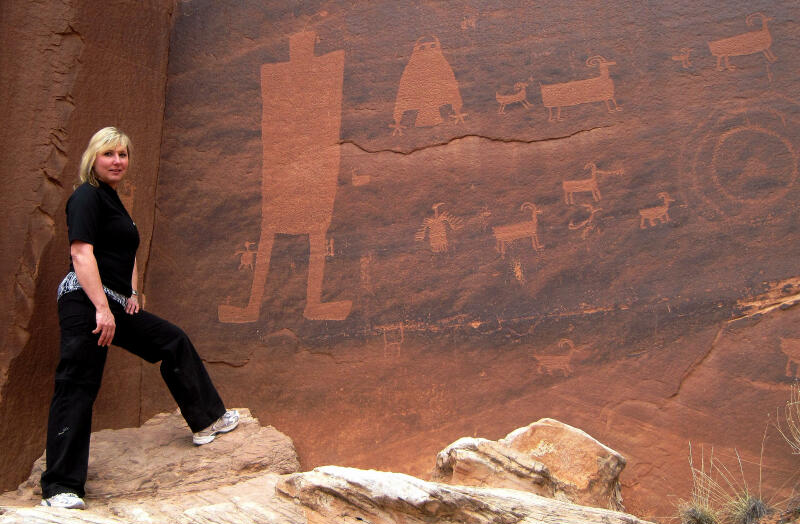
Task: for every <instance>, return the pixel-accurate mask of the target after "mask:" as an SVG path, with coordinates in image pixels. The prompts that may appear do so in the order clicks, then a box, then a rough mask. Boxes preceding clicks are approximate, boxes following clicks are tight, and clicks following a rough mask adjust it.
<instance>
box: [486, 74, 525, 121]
mask: <svg viewBox="0 0 800 524" xmlns="http://www.w3.org/2000/svg"><path fill="white" fill-rule="evenodd" d="M526 87H528V82H517V83H516V84H514V89H515V90H516V91H515V92H514V93H511V94H508V95H501V94H500V93H497V92H495V94H494V97H495V99H496V100H497V102H498V103H499V104H500V109H498V110H497V112H498V113H500V114H501V115H503V114H505V112H506V106H507V105H510V104H516V103H517V102H519V103H520V104H522V106H523V107H524V108H525V109H530V107H531V104H530V102H528V100H527V99H526V97H527V94H526V92H525V88H526Z"/></svg>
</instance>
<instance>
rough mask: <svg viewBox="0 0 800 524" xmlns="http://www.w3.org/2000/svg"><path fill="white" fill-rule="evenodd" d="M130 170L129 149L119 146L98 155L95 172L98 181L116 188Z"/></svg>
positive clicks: (95, 160) (95, 161)
mask: <svg viewBox="0 0 800 524" xmlns="http://www.w3.org/2000/svg"><path fill="white" fill-rule="evenodd" d="M127 170H128V149H127V148H126V147H124V146H121V145H117V146H114V147H110V148H109V149H104V150H102V151H100V152H98V153H97V156H96V157H95V159H94V172H95V174H96V175H97V178H98V180H101V181H103V182H105V183H106V184H108V185H109V186H111V187H113V188H116V187H117V184H119V183H120V181H122V177H124V176H125V172H126V171H127Z"/></svg>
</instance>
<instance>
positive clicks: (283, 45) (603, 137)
mask: <svg viewBox="0 0 800 524" xmlns="http://www.w3.org/2000/svg"><path fill="white" fill-rule="evenodd" d="M767 7H769V9H767ZM177 9H178V11H179V12H178V13H177V14H176V16H175V21H176V22H175V23H176V27H175V35H174V39H173V42H172V45H171V53H172V54H171V56H170V61H169V64H170V82H169V84H168V86H167V103H166V110H165V111H166V112H165V115H166V120H165V122H166V124H165V128H164V138H163V146H162V148H163V151H162V159H161V163H160V170H159V176H158V180H159V187H158V191H157V192H156V194H157V195H158V201H157V215H156V216H157V219H158V224H157V227H156V228H155V232H156V233H155V234H156V237H155V238H154V240H153V246H154V251H153V257H152V260H151V261H150V269H148V272H147V274H146V275H145V282H146V289H145V291H146V292H148V296H149V300H150V304H151V306H150V307H152V308H153V309H154V310H156V311H157V312H160V311H166V312H171V313H172V312H174V317H173V318H171V320H175V321H176V323H178V324H179V325H181V326H182V327H184V328H185V329H186V330H187V332H189V333H190V334H191V335H192V338H193V340H194V341H195V342H196V345H197V347H198V350H199V351H200V352H201V355H202V356H203V358H204V359H207V361H208V362H213V363H215V364H213V365H212V366H211V368H212V372H213V373H214V374H215V379H217V377H219V378H220V380H219V381H218V382H219V383H221V384H222V386H221V387H222V388H223V390H224V391H223V392H224V393H226V394H227V395H228V396H226V399H227V398H234V399H237V398H238V399H239V401H240V402H239V403H240V404H242V405H250V406H251V407H252V408H253V409H255V410H256V412H258V411H259V410H260V411H261V415H262V416H264V417H265V419H266V420H268V421H269V422H270V423H275V424H276V427H281V429H282V430H285V431H286V432H287V433H288V434H291V435H292V436H293V437H295V438H296V442H297V443H298V447H299V451H300V453H301V455H302V456H303V457H304V464H306V465H308V466H314V465H319V464H324V463H340V464H341V463H349V464H357V465H360V466H366V467H389V468H393V469H397V467H396V466H397V464H401V465H402V468H407V471H409V472H416V473H419V472H423V473H424V471H426V470H427V469H428V468H429V464H428V458H427V457H429V456H432V455H433V454H434V453H435V452H436V451H438V450H439V449H441V442H442V441H447V438H448V437H447V435H448V434H449V433H448V432H450V431H452V432H453V434H457V435H459V436H460V435H464V434H476V435H477V436H481V435H485V434H487V433H491V432H496V431H497V428H498V427H500V426H502V427H504V428H506V430H510V429H513V428H515V427H520V426H522V425H525V424H528V423H530V422H531V420H535V419H537V418H539V417H541V416H542V415H543V414H547V415H550V416H556V417H558V416H559V415H563V416H564V417H566V418H567V419H568V420H571V421H573V420H574V421H575V422H576V423H578V425H581V424H583V427H582V429H586V430H588V431H590V433H595V432H596V433H597V434H598V435H599V436H601V437H604V436H608V437H609V438H607V439H605V440H607V441H613V440H614V439H618V441H619V442H622V443H623V444H624V447H625V449H626V450H627V451H628V453H629V455H630V457H631V462H630V468H631V470H630V471H631V472H632V479H633V480H632V481H631V486H635V487H632V488H631V490H632V494H631V495H630V497H631V498H632V500H634V501H636V500H638V501H640V502H642V501H644V502H642V504H644V506H643V507H648V508H659V511H661V510H662V509H663V511H661V513H659V514H661V515H663V514H665V513H664V511H668V510H670V508H661V506H659V504H662V502H663V499H664V497H663V496H662V494H663V492H667V491H668V492H670V493H671V492H674V490H675V489H676V488H675V485H674V484H673V483H670V485H669V486H666V485H664V483H663V481H662V480H660V479H661V477H658V476H657V475H655V474H654V473H653V471H658V472H665V475H666V477H667V478H670V479H674V478H678V477H679V473H680V472H681V471H683V470H680V471H679V470H678V469H677V468H678V466H676V464H682V465H683V464H685V460H684V459H685V442H686V441H687V440H694V439H695V437H696V438H700V439H704V441H706V442H711V441H712V440H713V439H714V438H715V437H716V435H714V434H711V433H710V431H706V429H705V428H707V427H711V426H712V425H713V424H710V423H709V421H714V424H719V422H718V421H719V420H720V417H723V418H724V417H729V416H730V413H731V412H732V410H726V409H725V408H720V410H719V411H713V410H712V408H711V407H710V406H728V407H730V406H731V404H730V403H731V402H732V400H731V399H732V397H731V393H730V391H729V390H728V391H726V390H723V389H722V385H720V387H719V388H717V387H716V386H712V387H709V388H706V389H703V388H702V387H701V384H699V382H697V379H696V377H700V376H703V373H704V372H706V370H707V369H709V368H706V367H705V366H706V365H709V363H711V362H714V363H715V364H714V365H716V366H718V367H717V368H715V372H719V373H725V372H726V371H725V370H731V369H735V368H736V359H745V360H746V361H747V362H748V368H747V373H746V375H747V382H744V381H743V380H742V381H740V378H737V377H741V376H744V375H745V374H744V373H741V370H739V371H740V372H739V375H732V376H730V377H728V382H727V385H728V386H729V385H730V384H731V383H733V382H735V385H736V387H735V388H732V389H733V390H734V396H735V397H736V400H737V401H739V402H742V405H746V406H748V409H749V410H752V412H764V413H766V412H771V410H772V408H773V407H774V404H775V402H779V400H780V389H781V388H782V387H783V386H784V385H786V384H788V381H790V380H791V379H792V377H789V376H788V375H787V371H786V367H787V359H788V357H787V356H786V354H785V353H784V352H782V351H781V346H780V341H779V340H778V339H777V338H776V336H777V335H775V336H772V335H768V333H769V331H768V330H767V329H766V328H764V329H761V328H759V327H758V326H757V325H756V326H754V327H750V328H747V330H745V334H749V333H751V332H752V333H754V335H753V337H754V340H756V341H757V342H756V343H755V344H759V343H760V342H758V341H762V342H764V344H763V347H764V348H766V349H764V350H763V351H758V352H755V353H753V352H751V353H747V347H745V346H746V345H745V344H744V342H743V340H744V337H740V338H736V336H735V335H732V334H729V333H728V332H727V331H724V330H726V329H729V328H730V326H731V325H734V324H736V321H735V319H736V318H737V315H739V313H737V307H738V306H737V304H738V303H739V301H740V300H745V299H747V298H748V297H752V296H753V295H755V294H758V293H760V291H761V289H762V287H763V286H764V285H765V284H764V283H765V282H778V281H783V280H785V279H786V278H789V277H793V276H796V275H797V264H796V261H797V260H798V259H800V238H798V232H797V231H796V229H797V227H796V224H797V221H798V219H799V218H800V216H798V215H799V214H800V213H798V206H797V204H796V202H798V201H800V192H798V184H797V170H798V166H797V161H798V159H797V155H798V150H799V149H798V147H799V144H798V138H800V125H798V123H800V107H799V106H798V105H797V104H796V103H795V101H793V100H792V97H793V96H794V94H795V93H797V82H798V76H800V73H799V72H800V49H799V48H798V47H799V46H800V38H797V36H796V35H793V34H792V33H793V31H795V29H794V26H793V25H792V24H791V23H789V21H790V20H794V19H795V18H796V16H795V14H794V10H795V6H794V5H793V4H792V3H791V2H789V1H788V0H778V1H776V2H773V3H771V5H770V6H764V5H759V6H757V7H747V8H746V9H742V8H734V7H733V6H726V8H725V9H718V8H717V7H716V6H711V4H708V3H704V2H700V3H699V4H697V5H691V6H682V8H681V10H680V11H681V13H680V16H677V15H676V13H675V9H674V6H672V7H670V6H668V5H666V4H664V5H661V4H659V5H656V4H653V5H652V6H651V7H650V9H648V10H640V9H632V8H631V5H630V3H629V2H590V1H589V0H579V1H578V2H577V3H571V4H569V5H566V4H565V5H561V4H547V3H514V2H505V3H502V4H501V3H492V2H488V3H487V2H480V3H475V2H421V3H420V2H416V3H407V2H394V1H389V0H375V1H370V2H356V3H353V2H343V1H338V0H332V1H330V2H325V3H324V5H322V4H318V3H309V2H299V3H297V2H295V3H289V4H287V3H285V2H277V1H274V0H267V1H260V2H256V1H255V0H244V1H243V2H241V3H235V4H232V3H219V2H211V1H210V0H194V1H193V2H188V3H187V2H184V3H180V4H178V7H177ZM756 10H758V11H759V12H761V13H762V14H763V15H764V16H763V17H759V16H756V15H753V16H750V20H751V22H752V24H751V25H749V26H748V25H747V23H746V20H747V19H748V16H749V15H751V14H753V11H756ZM768 19H771V20H768ZM764 24H767V25H764ZM745 31H751V32H756V31H760V32H761V34H762V35H763V34H764V32H768V33H769V36H770V38H772V43H771V45H770V46H768V47H764V50H762V51H756V52H752V53H750V54H736V49H734V48H733V47H732V45H730V44H728V47H727V48H726V47H725V46H724V45H723V46H722V48H723V49H722V51H720V52H719V53H718V54H716V55H715V54H714V52H712V47H713V48H714V51H717V50H719V49H720V46H719V45H715V46H710V45H709V43H713V42H719V41H723V42H724V41H725V39H729V38H735V37H736V36H737V35H739V36H741V35H743V34H745V33H744V32H745ZM188 35H191V38H189V36H188ZM754 39H755V37H754V36H750V37H742V39H740V41H745V44H747V45H750V47H749V49H750V50H753V49H755V48H756V47H757V46H756V44H755V43H754V42H755V40H754ZM745 50H746V49H745ZM766 50H769V53H772V54H771V55H769V56H767V55H768V54H769V53H766V54H765V51H766ZM740 51H741V49H740ZM770 56H772V57H776V58H778V59H777V60H775V61H771V60H770ZM718 60H719V63H720V65H721V67H722V68H723V69H724V70H723V71H717V62H718ZM726 60H727V64H728V65H730V66H732V67H735V68H736V69H735V70H733V71H728V70H727V69H726ZM767 65H768V66H769V68H770V69H769V72H770V74H771V75H772V79H771V81H770V78H769V77H768V75H765V67H767ZM622 108H624V109H623V110H621V111H620V110H619V109H622ZM139 189H141V188H138V189H137V191H138V190H139ZM137 199H138V192H137ZM526 203H527V205H525V206H524V208H523V205H524V204H526ZM137 205H139V204H138V203H137ZM778 311H780V313H781V314H783V315H784V316H783V317H781V318H788V316H789V315H791V314H793V310H792V309H787V310H785V311H784V310H780V309H778ZM765 317H766V315H765ZM732 322H733V324H731V323H732ZM747 322H756V324H757V322H765V321H764V320H761V321H754V320H752V319H750V320H747ZM776 324H777V325H776V326H773V327H774V328H775V329H776V330H777V331H775V332H776V333H780V336H781V337H783V338H785V339H787V340H790V339H800V333H795V332H793V331H792V329H791V326H790V324H789V323H788V321H783V320H782V321H776ZM736 325H741V324H736ZM737 329H738V328H737ZM720 330H723V331H720ZM751 330H752V331H751ZM720 333H721V334H720ZM768 336H771V337H772V338H770V339H769V340H767V338H766V337H768ZM717 337H719V340H723V341H726V342H725V344H730V345H734V346H736V347H737V352H736V355H737V356H736V359H729V358H728V356H727V355H725V354H723V353H724V351H719V350H717V349H714V350H713V351H712V354H711V355H707V353H708V352H709V351H711V350H709V348H711V347H714V348H717V347H718V345H717V343H716V342H714V341H715V340H717ZM562 339H568V340H570V341H573V343H574V346H575V349H574V351H573V349H572V348H571V347H570V346H569V344H567V343H566V342H563V343H562V345H559V343H560V341H562ZM737 344H738V345H737ZM787 344H788V343H787ZM739 345H741V347H740V346H739ZM726 347H729V346H726ZM787 348H788V345H787ZM712 357H714V358H712ZM715 359H717V360H715ZM223 363H224V364H228V365H224V364H223ZM790 364H791V361H790ZM693 366H695V367H693ZM795 367H796V366H795V365H794V364H792V365H791V366H790V370H789V372H790V373H791V374H796V373H797V372H796V369H795ZM654 369H655V370H658V376H657V377H654V376H653V370H654ZM706 378H707V380H706V381H705V384H706V385H708V384H714V385H716V384H723V383H724V382H720V381H719V380H716V379H714V377H713V376H712V377H706ZM242 384H247V385H248V387H247V388H246V389H248V392H249V391H255V393H252V394H250V393H248V394H247V395H245V393H242V392H241V391H240V389H242V388H241V387H240V386H241V385H242ZM737 395H741V396H740V397H739V396H737ZM675 398H680V399H681V402H686V405H691V406H692V409H689V408H686V407H684V405H682V404H681V405H678V404H677V403H676V402H675V401H674V399H675ZM755 399H758V400H755ZM149 402H151V404H148V405H147V406H146V408H148V409H149V407H153V408H155V407H156V406H157V404H158V402H159V401H158V400H156V399H153V400H150V401H149ZM162 403H163V402H162ZM770 403H772V404H773V406H767V404H770ZM608 406H614V408H613V409H612V408H608ZM159 407H161V406H159ZM602 410H606V411H604V412H613V413H611V415H609V417H606V418H598V417H596V416H594V414H596V413H598V412H601V411H602ZM144 411H147V409H144ZM443 420H447V421H451V425H443V424H442V421H443ZM609 420H613V423H611V424H610V425H609V426H607V425H606V423H607V422H608V421H609ZM687 420H688V421H691V423H688V422H686V421H687ZM725 423H726V424H727V423H730V424H731V425H732V426H734V427H736V428H737V431H738V433H736V435H735V438H734V437H733V436H732V437H730V439H729V442H727V443H726V444H725V445H730V446H731V447H734V445H736V446H740V447H742V449H745V451H746V452H747V453H748V454H749V455H748V456H751V455H753V453H755V456H756V457H757V455H758V451H759V450H758V449H756V448H757V447H758V443H760V439H761V433H760V431H761V430H762V429H763V428H762V427H760V426H759V429H758V431H757V433H758V434H757V435H756V434H755V433H753V434H750V433H749V432H748V430H746V429H738V428H743V426H744V425H743V424H739V423H737V422H736V421H735V420H730V419H729V418H728V419H726V422H725ZM452 424H454V425H455V426H453V425H452ZM617 425H619V427H622V428H624V429H623V430H621V431H618V430H617V429H616V428H617ZM445 426H446V427H445ZM456 426H458V427H456ZM726 427H727V426H726ZM688 428H694V429H691V430H690V429H688ZM593 430H594V431H593ZM726 434H727V433H726ZM733 440H736V442H733ZM654 442H658V443H659V447H658V450H659V452H658V453H655V455H654V451H653V449H654V445H653V443H654ZM434 443H436V444H435V445H434ZM748 443H752V446H750V444H748ZM748 446H749V447H748ZM620 447H623V446H620ZM433 448H435V449H433ZM427 450H430V451H431V453H427V457H426V458H425V459H420V458H419V457H418V456H419V455H422V454H426V451H427ZM676 457H677V458H676ZM681 467H683V466H681ZM683 472H684V473H685V471H683ZM637 497H638V499H637ZM627 501H628V495H626V505H627ZM635 505H636V502H634V503H633V507H635Z"/></svg>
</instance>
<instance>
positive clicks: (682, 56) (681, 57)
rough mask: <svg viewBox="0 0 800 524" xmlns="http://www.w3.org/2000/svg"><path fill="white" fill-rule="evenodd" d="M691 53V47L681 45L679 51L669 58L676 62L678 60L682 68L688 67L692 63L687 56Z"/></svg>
mask: <svg viewBox="0 0 800 524" xmlns="http://www.w3.org/2000/svg"><path fill="white" fill-rule="evenodd" d="M691 54H692V49H691V48H690V47H681V52H680V53H678V54H677V55H673V56H672V57H671V58H672V59H673V60H675V61H676V62H680V63H681V67H682V68H684V69H689V67H691V65H692V61H691V60H690V58H689V57H690V55H691Z"/></svg>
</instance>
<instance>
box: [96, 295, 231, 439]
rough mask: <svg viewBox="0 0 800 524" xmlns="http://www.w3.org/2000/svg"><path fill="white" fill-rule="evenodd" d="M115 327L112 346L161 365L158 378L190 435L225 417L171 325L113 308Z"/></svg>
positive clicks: (197, 361)
mask: <svg viewBox="0 0 800 524" xmlns="http://www.w3.org/2000/svg"><path fill="white" fill-rule="evenodd" d="M111 310H112V311H113V313H114V318H115V320H116V323H117V329H116V333H115V335H114V345H117V346H120V347H122V348H124V349H126V350H128V351H130V352H131V353H133V354H135V355H138V356H140V357H141V358H143V359H145V360H147V361H148V362H152V363H156V362H161V376H162V377H163V378H164V382H165V383H166V384H167V387H168V388H169V391H170V393H172V397H173V398H174V399H175V402H176V403H177V404H178V407H179V408H180V409H181V414H182V415H183V418H184V419H186V422H187V424H189V428H191V430H192V432H197V431H200V430H202V429H205V428H207V427H208V426H210V425H211V424H213V423H214V421H216V420H217V419H218V418H219V417H221V416H222V415H223V414H224V413H225V405H224V404H223V402H222V399H221V398H220V396H219V394H218V393H217V390H216V388H215V387H214V384H213V383H212V382H211V378H210V377H209V376H208V372H207V371H206V368H205V366H204V365H203V361H202V360H201V359H200V356H199V355H198V354H197V351H196V350H195V348H194V346H193V345H192V342H191V341H190V340H189V337H188V336H187V335H186V333H184V332H183V330H181V329H180V328H179V327H177V326H175V325H174V324H172V323H170V322H167V321H166V320H164V319H162V318H160V317H158V316H156V315H153V314H151V313H148V312H147V311H139V312H138V313H136V314H133V315H129V314H127V313H125V311H124V310H123V309H122V308H121V307H119V305H118V304H116V303H115V304H113V305H112V306H111Z"/></svg>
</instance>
